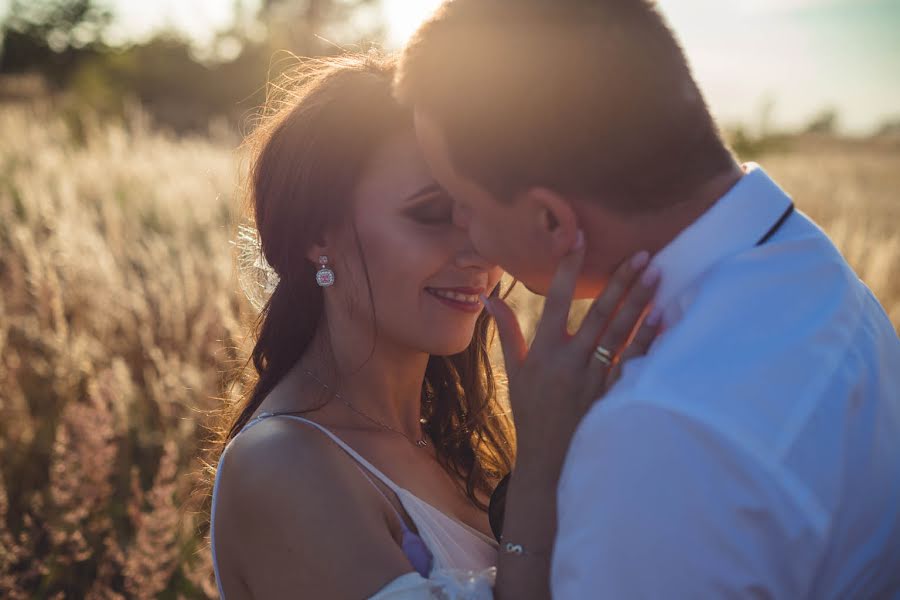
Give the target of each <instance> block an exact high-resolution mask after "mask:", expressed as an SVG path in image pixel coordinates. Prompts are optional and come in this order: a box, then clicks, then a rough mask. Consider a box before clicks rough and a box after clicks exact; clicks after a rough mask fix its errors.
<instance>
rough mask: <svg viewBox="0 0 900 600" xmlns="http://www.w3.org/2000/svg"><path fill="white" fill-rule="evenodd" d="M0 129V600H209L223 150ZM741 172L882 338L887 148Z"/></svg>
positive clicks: (96, 131)
mask: <svg viewBox="0 0 900 600" xmlns="http://www.w3.org/2000/svg"><path fill="white" fill-rule="evenodd" d="M0 131H2V132H3V137H2V140H0V596H2V597H4V598H51V597H60V598H61V597H91V598H118V597H135V598H144V597H147V598H150V597H164V598H204V597H214V596H215V586H214V584H213V583H212V580H211V578H210V568H211V567H210V562H209V557H208V553H207V552H206V551H205V547H204V543H205V541H204V535H205V526H204V516H203V511H204V505H203V501H202V498H203V496H202V494H199V493H197V492H196V491H195V490H196V489H197V487H198V482H199V481H200V479H201V473H202V466H203V465H202V462H201V460H200V459H199V458H198V456H199V455H200V450H201V449H202V448H203V447H204V445H205V440H206V439H208V436H209V433H208V427H209V425H210V423H211V422H212V418H211V417H210V411H215V409H216V407H217V406H219V405H220V404H221V402H224V401H227V400H228V397H229V394H236V393H238V391H239V390H238V391H232V392H228V391H227V390H226V387H225V385H224V383H225V382H226V380H227V378H228V374H229V373H230V372H232V371H233V370H234V368H235V366H236V365H240V364H241V362H240V357H241V353H240V351H238V350H237V348H238V347H241V346H242V345H243V341H242V340H243V335H244V334H243V327H244V324H243V323H244V322H245V321H246V320H247V318H248V317H249V313H248V312H247V310H246V306H245V304H244V303H243V302H242V300H241V298H240V294H239V292H238V291H237V290H238V286H237V284H236V281H235V277H234V273H233V268H232V247H231V245H230V244H229V240H230V236H231V232H232V222H233V214H232V208H233V204H234V202H235V197H236V194H235V190H236V184H237V176H236V164H237V160H236V155H235V153H234V150H233V148H234V146H235V140H234V139H231V138H229V137H228V136H226V135H224V134H223V135H220V136H212V137H211V138H188V139H175V138H173V137H171V136H167V135H165V134H163V133H160V132H157V131H153V130H152V129H150V128H149V127H148V126H147V125H146V123H145V122H143V121H142V119H141V117H140V116H139V115H136V116H135V117H134V118H133V119H131V121H129V122H128V123H127V124H126V125H124V126H122V125H104V124H101V123H98V122H95V121H92V120H91V119H89V118H81V119H79V120H72V119H68V120H66V119H63V118H62V117H60V116H58V115H55V114H54V113H52V112H48V111H44V110H41V109H37V108H25V107H18V108H13V107H5V108H4V107H0ZM759 161H760V162H761V163H762V164H763V165H764V166H765V167H766V168H767V170H768V171H769V172H770V173H771V174H773V175H774V176H775V177H776V178H777V179H778V180H779V182H780V183H781V184H782V185H783V186H784V187H785V188H786V189H787V190H788V191H790V192H791V193H792V195H793V196H794V197H795V199H796V200H797V203H798V205H799V207H800V208H801V209H802V210H804V211H805V212H807V213H808V214H810V215H811V216H813V218H815V219H816V220H817V221H818V222H819V223H820V224H821V225H822V226H823V227H824V228H825V230H827V231H828V232H829V233H830V234H831V235H832V237H833V238H834V240H835V241H836V243H837V244H838V246H839V247H840V248H841V249H842V251H843V252H844V253H845V255H846V256H847V258H848V259H849V261H850V262H851V263H852V264H853V265H854V267H855V268H856V269H857V271H858V273H859V275H860V276H861V277H862V279H863V280H864V281H866V283H867V284H868V285H869V286H870V287H871V288H872V289H873V290H874V292H875V293H876V295H877V296H878V297H879V298H880V299H881V301H882V303H883V305H884V306H885V309H886V310H887V312H888V313H889V314H890V316H891V319H892V321H893V322H894V324H895V326H897V327H900V277H898V276H897V275H898V273H900V231H898V229H897V225H898V224H900V204H898V197H897V192H898V190H900V149H897V147H896V146H894V147H893V148H891V147H889V146H877V145H874V144H862V143H859V144H848V143H824V142H823V141H822V140H807V141H805V142H803V143H800V142H798V143H797V144H796V147H794V148H792V149H791V150H790V151H788V150H782V151H781V153H780V154H772V155H768V156H763V157H762V158H760V159H759ZM517 301H518V303H519V305H520V306H521V307H522V309H523V310H524V311H525V312H527V313H529V314H533V313H534V311H535V310H537V306H538V301H537V300H536V299H535V298H533V297H529V296H528V295H527V294H524V293H520V295H519V296H518V298H517Z"/></svg>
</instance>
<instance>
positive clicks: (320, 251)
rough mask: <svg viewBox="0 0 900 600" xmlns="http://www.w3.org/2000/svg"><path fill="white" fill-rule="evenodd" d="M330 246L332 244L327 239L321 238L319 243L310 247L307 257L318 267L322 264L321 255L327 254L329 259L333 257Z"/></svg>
mask: <svg viewBox="0 0 900 600" xmlns="http://www.w3.org/2000/svg"><path fill="white" fill-rule="evenodd" d="M329 247H330V246H329V244H328V242H327V241H325V240H319V241H318V243H315V244H313V245H312V246H310V247H309V250H307V251H306V258H308V259H309V262H311V263H312V264H314V265H315V266H316V267H318V266H319V264H320V261H319V258H320V257H322V256H327V257H328V258H329V259H331V255H330V254H329ZM329 262H330V260H329Z"/></svg>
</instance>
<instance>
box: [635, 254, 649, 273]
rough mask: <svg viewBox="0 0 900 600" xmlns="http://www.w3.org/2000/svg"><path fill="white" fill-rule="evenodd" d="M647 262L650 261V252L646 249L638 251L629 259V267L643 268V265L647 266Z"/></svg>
mask: <svg viewBox="0 0 900 600" xmlns="http://www.w3.org/2000/svg"><path fill="white" fill-rule="evenodd" d="M648 262H650V253H649V252H647V251H641V252H638V253H637V254H635V255H634V257H633V258H632V259H631V268H632V269H643V268H644V267H645V266H647V263H648Z"/></svg>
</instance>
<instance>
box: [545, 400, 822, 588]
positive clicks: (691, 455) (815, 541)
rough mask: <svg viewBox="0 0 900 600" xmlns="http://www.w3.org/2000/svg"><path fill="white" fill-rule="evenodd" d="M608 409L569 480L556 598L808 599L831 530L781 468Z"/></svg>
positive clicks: (576, 446)
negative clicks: (816, 520)
mask: <svg viewBox="0 0 900 600" xmlns="http://www.w3.org/2000/svg"><path fill="white" fill-rule="evenodd" d="M601 408H605V407H603V406H602V405H598V406H596V407H595V408H594V410H592V411H591V412H590V413H589V414H588V416H587V417H586V418H585V421H584V422H583V423H582V425H581V426H580V427H579V429H578V432H577V434H576V436H575V438H574V439H573V442H572V446H571V448H570V450H569V455H568V457H567V459H566V467H565V469H564V472H563V476H562V478H561V482H560V488H559V496H558V508H559V523H558V525H559V528H558V535H557V539H556V544H555V547H554V555H553V566H552V581H551V583H552V590H553V597H554V598H559V599H562V600H568V599H576V598H588V597H590V598H598V599H603V598H629V599H640V598H747V597H753V598H800V597H804V595H805V594H804V592H805V591H806V590H808V586H809V585H810V581H809V580H808V579H809V575H808V574H809V573H813V572H814V570H815V565H816V564H818V559H819V550H818V548H819V547H820V545H821V544H820V539H819V535H820V533H819V532H818V530H817V529H816V528H815V527H813V526H812V525H811V523H810V521H809V520H808V519H807V518H806V517H805V515H804V513H803V509H802V506H800V505H799V504H798V502H797V499H796V497H795V496H794V495H793V494H792V493H789V490H788V489H787V487H786V486H785V485H782V483H783V482H782V481H780V477H781V476H782V475H785V474H784V473H782V472H780V471H779V467H778V466H777V465H774V466H773V465H764V464H760V462H759V461H758V460H754V456H752V454H751V453H749V452H747V451H746V449H742V448H741V446H740V444H737V443H735V442H734V441H733V440H730V439H729V438H728V437H727V436H724V435H722V434H721V433H719V432H716V431H714V430H713V429H711V428H709V427H708V426H706V425H704V424H702V423H698V422H697V421H695V420H693V419H691V418H689V417H686V416H684V415H680V414H676V413H673V412H671V411H669V410H667V409H665V408H662V407H657V406H652V405H644V404H624V405H618V406H616V407H615V408H614V409H613V410H609V411H606V410H598V409H601Z"/></svg>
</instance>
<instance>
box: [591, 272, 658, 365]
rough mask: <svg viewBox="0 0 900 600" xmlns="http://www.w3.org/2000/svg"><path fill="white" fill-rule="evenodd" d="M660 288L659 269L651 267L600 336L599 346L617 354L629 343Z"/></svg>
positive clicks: (634, 286)
mask: <svg viewBox="0 0 900 600" xmlns="http://www.w3.org/2000/svg"><path fill="white" fill-rule="evenodd" d="M658 286H659V268H658V267H656V266H654V265H651V266H650V267H648V268H647V269H646V270H645V271H644V272H643V274H641V276H640V278H639V279H638V281H637V283H635V284H634V285H633V286H632V287H631V289H630V290H629V291H628V295H626V296H625V300H624V301H623V302H622V305H621V306H620V307H619V310H617V311H616V313H615V315H613V318H612V320H610V322H609V325H608V326H607V327H606V329H605V330H604V331H603V333H602V334H601V335H600V339H599V341H598V345H599V346H602V347H604V348H606V349H607V350H609V351H610V352H611V353H613V354H617V353H618V352H619V350H621V349H622V348H623V347H624V346H625V344H627V343H628V339H629V338H630V337H631V335H632V334H633V333H634V330H635V328H636V327H637V325H638V323H639V322H640V320H641V315H643V314H644V312H645V311H646V310H647V307H648V306H649V305H650V301H651V300H653V296H654V295H655V294H656V288H657V287H658Z"/></svg>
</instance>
